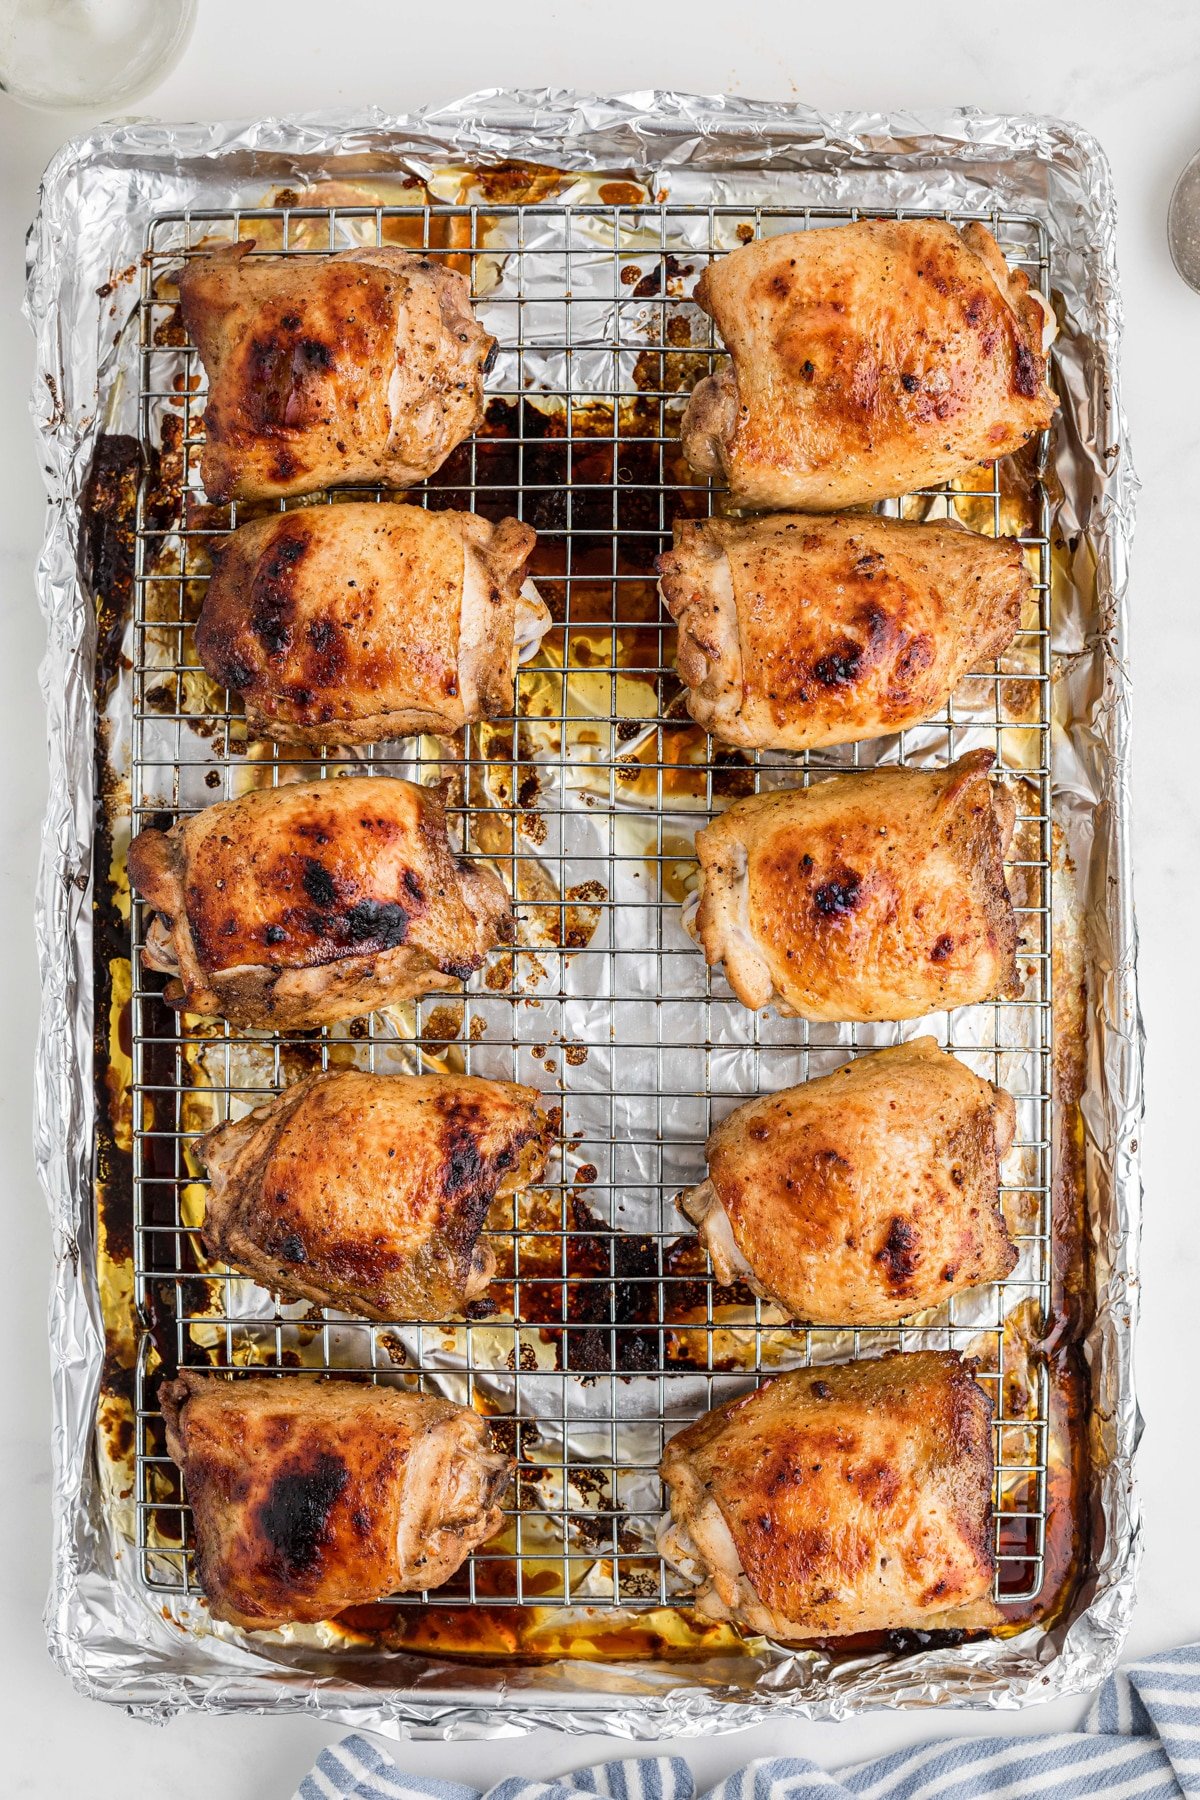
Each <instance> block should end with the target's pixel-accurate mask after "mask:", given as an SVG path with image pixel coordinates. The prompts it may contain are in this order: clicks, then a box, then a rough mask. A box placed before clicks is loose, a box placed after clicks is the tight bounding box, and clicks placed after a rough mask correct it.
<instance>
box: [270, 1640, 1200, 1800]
mask: <svg viewBox="0 0 1200 1800" xmlns="http://www.w3.org/2000/svg"><path fill="white" fill-rule="evenodd" d="M695 1792H696V1790H695V1783H694V1782H693V1780H692V1775H691V1771H690V1769H689V1768H688V1766H687V1764H686V1763H685V1762H684V1761H683V1760H682V1759H681V1758H680V1757H677V1756H647V1757H640V1758H639V1757H631V1758H628V1759H626V1760H624V1761H621V1762H609V1763H598V1764H596V1765H594V1766H593V1767H592V1768H589V1769H576V1770H575V1771H574V1773H573V1774H570V1775H563V1776H561V1777H560V1778H559V1779H558V1780H557V1781H531V1780H527V1779H525V1778H524V1777H518V1776H510V1777H509V1778H508V1779H507V1780H505V1781H500V1782H497V1784H496V1786H495V1787H492V1788H489V1789H488V1791H487V1796H486V1800H585V1797H586V1796H588V1795H602V1796H605V1800H695ZM1181 1795H1185V1796H1187V1797H1188V1800H1200V1644H1191V1645H1188V1646H1187V1647H1186V1648H1184V1649H1182V1650H1170V1651H1167V1652H1165V1653H1164V1654H1163V1655H1161V1656H1152V1657H1149V1658H1148V1659H1147V1660H1146V1661H1145V1662H1140V1663H1134V1664H1132V1666H1131V1667H1130V1668H1128V1669H1127V1670H1124V1671H1122V1672H1121V1673H1119V1674H1117V1675H1114V1676H1113V1677H1112V1678H1111V1679H1110V1680H1109V1681H1106V1682H1105V1684H1104V1686H1103V1687H1102V1688H1101V1690H1100V1692H1099V1694H1098V1695H1097V1696H1096V1700H1095V1702H1094V1704H1093V1706H1092V1708H1091V1711H1090V1712H1089V1713H1088V1716H1087V1719H1086V1720H1085V1721H1084V1729H1083V1730H1082V1731H1064V1732H1060V1733H1058V1734H1056V1735H1055V1736H1052V1737H1022V1738H1013V1737H983V1738H951V1739H950V1740H948V1741H947V1740H943V1741H942V1742H941V1743H936V1744H924V1745H921V1746H918V1747H917V1748H916V1749H913V1750H900V1751H897V1752H896V1754H895V1755H894V1756H881V1757H877V1758H876V1759H875V1760H874V1761H872V1762H865V1763H854V1764H852V1765H851V1766H850V1767H849V1768H847V1769H842V1770H840V1771H839V1772H838V1773H837V1774H827V1773H826V1771H825V1770H823V1769H819V1768H818V1767H817V1766H816V1764H815V1763H810V1762H806V1761H804V1760H803V1758H801V1757H790V1756H788V1757H773V1758H770V1759H766V1760H763V1761H761V1762H753V1763H751V1764H750V1765H749V1767H748V1768H745V1769H742V1770H740V1771H739V1772H738V1773H737V1774H736V1775H730V1776H729V1777H728V1779H727V1780H725V1781H722V1782H721V1783H720V1785H719V1786H718V1787H715V1788H713V1789H712V1791H711V1793H710V1794H708V1795H706V1796H705V1800H984V1797H985V1796H986V1797H987V1800H1084V1796H1088V1797H1089V1800H1179V1796H1181ZM295 1800H481V1797H480V1794H479V1790H478V1789H477V1788H472V1787H464V1786H463V1785H462V1783H461V1782H457V1781H436V1780H430V1779H425V1778H418V1777H414V1776H408V1775H405V1773H404V1772H403V1770H402V1769H400V1768H399V1767H398V1766H397V1764H396V1763H394V1762H393V1761H392V1759H391V1757H390V1756H386V1755H385V1754H384V1753H383V1752H382V1751H381V1750H378V1749H376V1747H375V1745H374V1744H370V1743H368V1742H367V1740H366V1738H363V1737H359V1736H358V1735H357V1734H356V1735H355V1736H353V1737H348V1738H346V1739H344V1741H343V1742H342V1743H340V1744H336V1745H332V1746H331V1747H330V1748H329V1749H328V1750H324V1751H322V1753H321V1756H320V1758H319V1759H318V1761H317V1766H316V1768H315V1769H314V1770H313V1772H312V1774H311V1775H308V1776H306V1777H305V1779H304V1780H303V1781H302V1782H301V1783H300V1786H299V1788H298V1789H297V1790H296V1795H295Z"/></svg>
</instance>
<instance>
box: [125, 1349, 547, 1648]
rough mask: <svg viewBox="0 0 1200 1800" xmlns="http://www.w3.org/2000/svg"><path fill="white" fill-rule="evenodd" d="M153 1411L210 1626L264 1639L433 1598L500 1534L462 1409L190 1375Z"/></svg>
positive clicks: (316, 1382)
mask: <svg viewBox="0 0 1200 1800" xmlns="http://www.w3.org/2000/svg"><path fill="white" fill-rule="evenodd" d="M159 1398H160V1402H161V1405H162V1411H163V1418H164V1419H165V1421H166V1427H167V1449H168V1451H169V1452H170V1454H171V1456H172V1457H174V1459H175V1461H176V1462H177V1463H178V1465H179V1467H180V1469H181V1470H182V1472H183V1479H184V1486H185V1492H186V1497H187V1499H188V1500H189V1501H190V1502H191V1507H192V1516H193V1518H194V1520H195V1527H196V1571H197V1574H198V1575H199V1578H200V1584H201V1586H202V1587H203V1589H204V1592H205V1594H206V1595H207V1596H208V1605H209V1611H210V1612H211V1613H212V1615H213V1617H214V1618H216V1619H226V1620H228V1621H229V1623H230V1624H232V1625H241V1626H243V1627H244V1628H245V1629H246V1630H248V1631H269V1630H271V1629H272V1628H273V1627H275V1626H277V1625H283V1624H287V1623H289V1622H295V1623H305V1622H309V1623H311V1622H314V1621H316V1620H319V1619H328V1618H330V1617H332V1615H333V1614H334V1613H338V1612H342V1611H344V1610H345V1608H346V1607H349V1606H365V1605H368V1604H370V1602H372V1601H375V1600H381V1599H384V1598H385V1597H386V1596H387V1595H389V1594H406V1593H413V1592H415V1591H420V1590H423V1589H425V1588H436V1587H440V1586H441V1584H442V1582H444V1581H448V1580H449V1578H450V1577H451V1575H453V1574H454V1571H455V1570H456V1569H457V1568H458V1567H459V1565H460V1564H461V1563H462V1562H463V1560H464V1559H465V1558H466V1557H467V1556H468V1555H469V1554H470V1552H471V1551H472V1550H474V1549H476V1548H477V1547H478V1546H479V1545H480V1544H483V1543H486V1541H487V1540H488V1538H490V1537H493V1536H494V1535H495V1533H496V1532H497V1531H498V1530H499V1529H500V1525H501V1522H502V1519H503V1514H502V1513H501V1510H500V1507H499V1504H498V1502H499V1500H500V1499H501V1497H502V1495H503V1493H504V1490H505V1488H506V1487H507V1486H508V1483H509V1480H510V1477H511V1465H510V1462H509V1459H508V1458H507V1457H505V1456H503V1455H501V1454H500V1453H499V1451H497V1450H496V1449H495V1448H494V1447H493V1445H492V1443H491V1440H490V1438H489V1435H488V1430H487V1427H486V1425H485V1424H484V1422H483V1420H482V1419H481V1418H480V1417H479V1415H478V1413H475V1412H472V1411H471V1409H470V1408H469V1407H466V1406H455V1405H454V1404H453V1402H452V1401H449V1400H441V1399H438V1398H436V1397H435V1396H434V1395H431V1394H413V1393H406V1392H404V1391H402V1390H401V1389H399V1388H391V1387H371V1386H369V1385H367V1384H365V1383H361V1382H357V1381H322V1380H321V1379H320V1378H319V1377H316V1376H311V1375H309V1376H306V1375H285V1376H280V1377H276V1378H259V1379H251V1380H247V1381H241V1380H236V1379H235V1380H228V1379H226V1377H224V1376H221V1375H199V1374H195V1373H192V1372H190V1371H187V1372H184V1373H182V1374H180V1375H179V1377H178V1378H177V1379H176V1380H174V1381H168V1382H164V1383H163V1385H162V1387H161V1388H160V1389H159Z"/></svg>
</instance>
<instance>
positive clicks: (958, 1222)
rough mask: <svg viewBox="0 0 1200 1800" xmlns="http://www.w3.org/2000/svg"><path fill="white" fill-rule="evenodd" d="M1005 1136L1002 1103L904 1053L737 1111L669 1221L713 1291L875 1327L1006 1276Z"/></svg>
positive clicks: (933, 1060) (937, 1056) (866, 1060)
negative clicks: (698, 1245) (685, 1222)
mask: <svg viewBox="0 0 1200 1800" xmlns="http://www.w3.org/2000/svg"><path fill="white" fill-rule="evenodd" d="M1015 1125H1016V1108H1015V1107H1014V1105H1013V1102H1012V1098H1011V1096H1010V1095H1008V1094H1006V1093H1005V1092H1004V1091H1003V1089H1001V1088H998V1087H993V1086H992V1084H991V1083H990V1082H988V1081H982V1080H981V1079H980V1077H979V1076H978V1075H975V1074H972V1072H971V1070H970V1069H968V1068H967V1066H966V1064H965V1063H961V1062H959V1061H958V1059H957V1058H956V1057H953V1056H951V1055H950V1054H949V1053H948V1052H947V1051H945V1050H939V1048H938V1045H937V1041H936V1040H935V1039H934V1038H930V1037H923V1038H916V1039H915V1040H914V1041H913V1042H912V1043H909V1044H899V1045H897V1046H896V1047H895V1048H894V1049H889V1050H874V1051H871V1052H869V1053H868V1054H867V1055H865V1056H860V1057H857V1058H856V1059H855V1060H854V1061H853V1062H848V1063H845V1064H843V1066H842V1067H841V1068H840V1069H838V1070H836V1071H835V1072H834V1074H832V1075H825V1076H822V1077H821V1078H820V1079H819V1080H816V1081H808V1082H805V1084H804V1085H803V1087H794V1088H785V1089H784V1090H783V1092H781V1093H778V1094H764V1095H762V1096H761V1097H760V1098H759V1099H757V1100H750V1101H748V1102H747V1103H746V1105H744V1106H739V1107H737V1108H736V1110H735V1111H734V1112H731V1113H730V1114H729V1115H728V1116H727V1117H726V1118H724V1119H722V1121H721V1123H720V1124H719V1125H718V1126H717V1128H716V1130H715V1131H714V1132H713V1133H712V1135H711V1137H710V1138H709V1140H708V1144H707V1147H706V1154H707V1157H708V1179H707V1181H703V1182H701V1183H700V1185H699V1187H694V1188H690V1189H689V1190H688V1192H687V1193H686V1194H684V1195H683V1196H682V1197H681V1200H680V1205H681V1206H682V1208H683V1210H684V1212H685V1213H686V1214H687V1216H688V1217H689V1218H690V1219H691V1220H692V1222H693V1224H695V1225H696V1226H698V1227H699V1231H700V1236H701V1239H702V1240H703V1243H704V1246H705V1248H706V1249H707V1251H708V1253H709V1255H710V1256H711V1258H712V1261H713V1268H714V1270H715V1272H716V1277H717V1280H718V1281H719V1282H721V1283H722V1284H723V1285H726V1286H728V1285H729V1284H731V1283H733V1282H736V1281H745V1282H748V1284H749V1285H750V1287H751V1288H753V1289H754V1291H755V1292H756V1293H758V1294H761V1295H762V1296H763V1297H764V1298H765V1299H767V1300H770V1301H772V1302H773V1303H774V1304H775V1305H777V1306H778V1307H780V1308H781V1309H782V1311H783V1312H784V1313H785V1314H786V1315H787V1317H788V1318H789V1319H802V1320H806V1321H808V1322H809V1323H810V1324H814V1325H826V1324H828V1325H886V1324H887V1323H888V1322H889V1321H890V1320H893V1319H901V1318H905V1317H906V1316H907V1315H908V1314H910V1313H915V1312H920V1311H922V1310H923V1309H924V1308H925V1307H930V1306H940V1305H941V1304H942V1303H943V1301H946V1300H948V1299H949V1298H950V1296H951V1295H952V1294H957V1293H961V1292H962V1290H963V1289H964V1288H969V1287H978V1286H979V1285H980V1284H981V1283H983V1282H987V1281H998V1280H1000V1279H1001V1278H1002V1277H1003V1276H1005V1275H1007V1274H1009V1273H1010V1271H1011V1270H1012V1268H1013V1266H1014V1264H1015V1263H1016V1260H1017V1251H1016V1247H1015V1245H1014V1244H1013V1242H1012V1240H1011V1238H1010V1237H1009V1235H1008V1229H1007V1227H1006V1225H1005V1223H1004V1215H1003V1213H1002V1212H1001V1210H1000V1162H1001V1158H1002V1157H1004V1156H1005V1155H1006V1154H1007V1152H1008V1149H1009V1146H1010V1145H1011V1144H1012V1140H1013V1131H1014V1129H1015Z"/></svg>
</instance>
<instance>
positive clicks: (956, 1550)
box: [659, 1350, 998, 1641]
mask: <svg viewBox="0 0 1200 1800" xmlns="http://www.w3.org/2000/svg"><path fill="white" fill-rule="evenodd" d="M970 1368H971V1365H970V1364H965V1363H963V1362H962V1361H961V1360H960V1359H959V1357H958V1356H957V1354H956V1353H955V1352H953V1351H947V1350H919V1351H912V1352H907V1353H905V1352H896V1353H893V1354H892V1355H889V1356H881V1357H879V1358H876V1359H874V1360H872V1361H866V1362H850V1363H830V1364H827V1365H825V1366H824V1367H819V1368H811V1369H802V1370H797V1371H796V1372H795V1373H794V1374H789V1375H779V1376H777V1377H776V1378H775V1380H773V1381H768V1382H766V1383H764V1385H763V1386H762V1387H760V1388H759V1389H758V1390H757V1392H756V1393H751V1394H747V1395H746V1396H745V1397H744V1398H742V1399H740V1400H731V1401H729V1402H728V1404H727V1405H725V1406H721V1407H718V1408H717V1409H716V1411H715V1412H710V1413H706V1414H705V1416H704V1417H703V1418H702V1419H698V1420H697V1421H696V1423H695V1424H694V1425H689V1426H688V1427H687V1429H686V1430H685V1431H681V1432H680V1433H679V1435H678V1436H677V1437H674V1438H672V1439H671V1441H670V1442H669V1443H668V1445H667V1447H666V1452H665V1454H664V1456H663V1460H662V1476H663V1480H664V1481H666V1482H667V1483H668V1484H669V1486H670V1489H671V1518H670V1523H669V1524H667V1525H665V1526H664V1528H663V1530H662V1531H661V1532H660V1535H659V1545H660V1548H661V1549H662V1552H663V1554H664V1555H665V1556H666V1557H667V1558H668V1559H669V1560H670V1561H671V1562H672V1563H674V1564H676V1565H677V1566H678V1567H679V1568H681V1569H682V1570H683V1571H684V1573H685V1574H687V1575H688V1576H689V1577H690V1579H692V1580H693V1581H695V1582H696V1583H697V1584H698V1585H699V1592H698V1593H697V1595H696V1611H697V1613H698V1614H699V1616H700V1617H701V1618H702V1619H729V1620H732V1622H733V1623H734V1624H736V1625H739V1626H741V1627H742V1628H743V1629H744V1630H747V1631H751V1632H761V1633H762V1634H763V1635H764V1636H766V1637H771V1638H779V1639H783V1640H785V1641H789V1640H790V1641H800V1640H803V1639H805V1638H818V1637H852V1636H854V1635H855V1633H857V1632H864V1631H889V1630H924V1631H929V1630H937V1629H938V1628H940V1627H946V1626H962V1627H968V1626H986V1625H989V1624H994V1623H997V1622H998V1614H997V1609H996V1607H995V1606H994V1604H993V1602H992V1601H991V1599H990V1589H991V1584H992V1576H993V1571H994V1553H993V1546H992V1505H991V1501H992V1467H993V1463H992V1408H991V1404H990V1402H989V1400H988V1397H987V1395H986V1394H985V1393H984V1391H983V1389H982V1388H981V1387H980V1386H979V1385H978V1383H977V1382H975V1381H974V1380H973V1378H972V1376H971V1373H970Z"/></svg>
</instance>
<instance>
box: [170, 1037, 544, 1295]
mask: <svg viewBox="0 0 1200 1800" xmlns="http://www.w3.org/2000/svg"><path fill="white" fill-rule="evenodd" d="M537 1100H538V1096H537V1093H536V1091H535V1090H534V1089H533V1088H527V1087H518V1086H516V1084H515V1083H513V1082H507V1081H481V1080H478V1079H477V1078H475V1077H473V1076H468V1075H371V1074H367V1073H366V1072H365V1071H364V1070H358V1069H330V1070H327V1071H326V1072H325V1073H323V1074H316V1075H308V1076H306V1077H305V1078H304V1080H303V1081H298V1082H296V1084H295V1085H294V1086H293V1087H289V1088H286V1089H285V1090H284V1092H283V1093H282V1094H280V1095H278V1096H277V1097H276V1098H275V1099H273V1100H270V1101H268V1102H267V1104H266V1105H265V1106H260V1107H258V1108H256V1110H255V1111H254V1112H252V1113H250V1114H249V1115H248V1116H246V1117H245V1118H241V1119H237V1120H235V1121H233V1122H232V1123H231V1124H228V1125H221V1126H218V1128H217V1129H216V1130H215V1131H210V1132H209V1133H208V1134H207V1136H206V1137H204V1138H202V1139H201V1141H200V1143H199V1146H198V1149H199V1153H200V1156H201V1159H202V1160H203V1162H204V1164H205V1166H206V1167H207V1169H208V1176H209V1183H210V1185H209V1190H208V1200H207V1205H206V1210H205V1215H204V1230H203V1239H204V1247H205V1249H206V1250H207V1251H208V1254H209V1255H210V1256H212V1257H213V1258H214V1259H216V1260H218V1261H222V1262H227V1263H229V1264H230V1265H231V1266H232V1267H233V1268H236V1269H241V1270H243V1271H244V1272H245V1273H246V1274H248V1275H251V1276H253V1278H254V1280H255V1281H258V1282H261V1283H262V1285H263V1286H264V1287H268V1288H271V1289H272V1290H273V1291H274V1292H275V1293H277V1294H279V1295H281V1296H282V1297H283V1298H284V1299H286V1300H315V1301H316V1302H317V1303H318V1305H325V1304H328V1305H331V1306H336V1307H341V1308H342V1309H343V1310H344V1311H346V1312H350V1313H356V1314H358V1315H360V1316H362V1317H365V1318H368V1319H393V1320H397V1321H410V1320H417V1319H447V1318H452V1317H461V1316H462V1314H463V1313H464V1312H465V1311H466V1309H467V1307H468V1306H469V1305H470V1303H471V1302H472V1301H473V1300H477V1299H479V1297H480V1296H481V1295H482V1294H483V1293H484V1291H485V1290H486V1288H487V1285H488V1283H489V1281H490V1280H491V1278H492V1276H493V1275H494V1274H495V1271H496V1258H495V1256H494V1254H493V1252H492V1250H491V1249H490V1248H489V1247H488V1246H486V1245H482V1244H480V1243H479V1233H480V1231H481V1229H482V1227H483V1223H484V1220H485V1219H486V1218H487V1214H488V1209H489V1207H490V1206H491V1204H492V1202H493V1200H494V1199H495V1198H496V1196H497V1195H498V1194H501V1193H511V1192H512V1191H513V1190H515V1189H516V1188H519V1187H523V1186H525V1185H526V1184H527V1183H528V1182H530V1181H535V1180H536V1179H537V1177H538V1176H539V1175H540V1174H541V1171H542V1169H543V1168H544V1167H545V1163H546V1157H547V1154H548V1152H549V1148H550V1124H549V1120H548V1119H547V1117H546V1115H545V1113H543V1112H541V1111H539V1109H538V1105H537Z"/></svg>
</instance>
